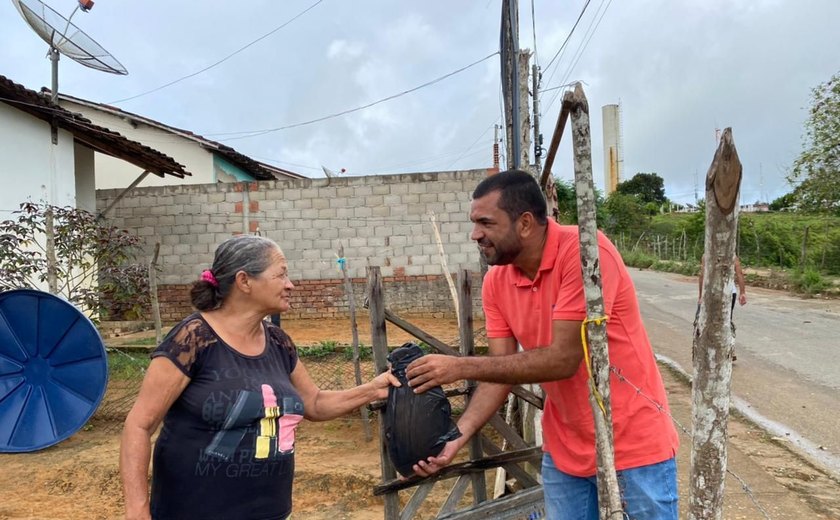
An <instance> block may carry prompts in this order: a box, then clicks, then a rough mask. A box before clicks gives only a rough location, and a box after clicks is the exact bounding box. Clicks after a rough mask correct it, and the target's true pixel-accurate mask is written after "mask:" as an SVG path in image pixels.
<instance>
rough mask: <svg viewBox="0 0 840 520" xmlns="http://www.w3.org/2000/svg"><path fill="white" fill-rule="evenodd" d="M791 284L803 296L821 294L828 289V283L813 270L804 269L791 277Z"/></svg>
mask: <svg viewBox="0 0 840 520" xmlns="http://www.w3.org/2000/svg"><path fill="white" fill-rule="evenodd" d="M793 283H794V286H795V287H796V289H797V290H799V291H802V292H804V293H805V294H812V295H813V294H817V293H821V292H823V291H825V290H826V288H828V282H826V280H825V279H823V277H822V275H820V273H819V272H818V271H816V270H814V269H806V270H805V271H802V272H797V273H795V274H794V275H793Z"/></svg>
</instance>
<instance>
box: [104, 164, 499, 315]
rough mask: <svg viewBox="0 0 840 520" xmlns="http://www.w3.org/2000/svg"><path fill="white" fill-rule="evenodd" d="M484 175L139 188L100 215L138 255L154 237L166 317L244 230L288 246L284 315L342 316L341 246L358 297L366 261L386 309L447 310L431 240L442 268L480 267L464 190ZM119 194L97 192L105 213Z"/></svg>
mask: <svg viewBox="0 0 840 520" xmlns="http://www.w3.org/2000/svg"><path fill="white" fill-rule="evenodd" d="M487 174H488V172H487V170H483V169H482V170H468V171H456V172H438V173H416V174H405V175H381V176H370V177H347V178H333V179H295V180H283V181H261V182H251V183H224V184H222V183H219V184H200V185H181V186H165V187H150V188H142V187H141V188H135V189H134V190H132V191H131V192H129V193H127V194H126V195H125V196H124V197H123V198H122V199H121V200H119V201H118V202H117V204H116V205H115V206H114V208H113V209H112V210H111V211H110V212H109V214H108V215H107V216H106V219H107V222H108V223H109V224H111V225H114V226H117V227H120V228H123V229H127V230H128V231H130V232H132V233H135V234H137V235H140V236H141V237H143V239H144V241H145V253H146V254H147V255H149V254H151V251H152V250H153V248H154V244H155V243H156V242H160V244H161V248H160V256H159V263H160V266H161V272H160V275H159V287H160V297H159V299H160V301H161V313H162V316H163V319H165V320H176V319H180V318H181V317H183V316H184V315H186V313H188V312H189V310H188V309H189V308H190V306H189V294H188V292H189V284H190V283H192V282H193V281H194V280H196V279H197V278H198V276H199V274H200V273H201V270H202V269H205V268H207V267H209V266H210V265H211V264H212V261H213V252H214V250H215V247H216V245H218V244H219V243H221V242H222V241H224V240H225V239H227V238H229V237H231V236H233V235H235V234H241V233H258V234H260V235H262V236H266V237H269V238H271V239H273V240H275V241H276V242H277V243H278V244H280V247H281V248H282V249H283V251H284V253H285V254H286V257H287V259H288V261H289V270H290V272H291V275H292V279H293V281H294V282H295V284H296V285H297V290H296V291H295V294H296V296H295V301H293V305H294V307H295V309H294V310H293V311H292V312H291V313H290V315H289V317H294V316H295V315H297V316H299V317H313V318H317V317H330V316H337V315H339V314H340V313H345V312H346V307H347V303H346V298H345V297H344V289H343V282H342V278H341V277H342V274H341V271H340V269H339V264H338V263H337V259H338V252H339V247H340V246H343V248H344V258H345V259H346V266H347V272H348V276H349V277H350V278H351V279H353V283H354V292H355V293H356V296H357V300H358V301H359V304H361V300H362V299H363V294H364V289H365V285H366V270H365V269H366V266H369V265H371V266H379V267H380V269H381V271H382V276H383V281H384V283H385V287H386V300H387V302H388V306H389V307H390V308H392V309H394V311H395V312H402V313H404V314H407V315H414V314H420V315H431V316H435V315H441V314H444V313H448V314H449V315H451V314H452V313H453V310H452V309H453V305H452V302H451V297H450V295H449V289H448V286H447V284H446V281H445V278H444V269H443V267H442V262H441V257H440V254H439V248H440V247H441V246H442V248H443V251H444V258H445V261H446V265H447V268H448V270H449V272H450V273H456V272H457V271H458V270H460V269H469V270H472V271H476V272H477V271H478V270H479V255H478V250H477V248H476V246H475V244H474V243H473V242H472V241H471V240H470V239H469V233H470V230H471V229H472V225H471V223H470V221H469V208H470V195H471V193H472V191H473V189H474V188H475V186H476V185H477V184H478V183H479V182H480V181H481V180H482V179H484V178H485V177H486V176H487ZM121 192H122V190H100V191H97V208H98V209H99V210H102V209H104V208H105V207H107V206H108V205H109V204H110V203H111V202H112V201H114V200H115V199H116V198H117V197H118V196H119V195H120V193H121ZM432 217H434V220H435V221H436V224H437V226H438V232H439V234H440V238H441V246H439V245H438V243H437V241H436V238H435V233H434V229H433V227H432V223H431V218H432ZM453 278H454V275H453ZM475 280H476V281H477V282H478V283H480V281H479V280H480V278H478V277H476V278H475ZM473 295H474V298H475V303H474V307H475V310H476V315H477V316H480V313H481V307H480V299H479V296H480V285H477V284H474V288H473Z"/></svg>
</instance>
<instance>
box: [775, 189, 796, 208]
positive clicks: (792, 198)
mask: <svg viewBox="0 0 840 520" xmlns="http://www.w3.org/2000/svg"><path fill="white" fill-rule="evenodd" d="M794 204H796V195H795V194H794V193H793V192H790V193H785V194H784V195H782V196H781V197H779V198H777V199H775V200H773V202H771V203H770V210H771V211H782V210H786V209H790V208H792V207H793V206H794Z"/></svg>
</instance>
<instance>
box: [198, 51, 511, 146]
mask: <svg viewBox="0 0 840 520" xmlns="http://www.w3.org/2000/svg"><path fill="white" fill-rule="evenodd" d="M497 54H499V51H496V52H494V53H492V54H489V55H487V56H485V57H483V58H481V59H480V60H477V61H474V62H472V63H470V64H469V65H465V66H463V67H461V68H459V69H457V70H454V71H452V72H450V73H448V74H444V75H443V76H440V77H438V78H435V79H433V80H431V81H427V82H426V83H423V84H421V85H418V86H416V87H414V88H410V89H408V90H404V91H402V92H398V93H396V94H392V95H390V96H387V97H384V98H381V99H378V100H376V101H372V102H370V103H367V104H365V105H361V106H358V107H355V108H350V109H347V110H342V111H341V112H336V113H334V114H329V115H326V116H322V117H318V118H315V119H310V120H308V121H301V122H299V123H292V124H290V125H284V126H278V127H275V128H267V129H264V130H243V131H239V132H224V133H214V134H204V135H206V136H210V135H236V137H228V138H226V139H220V141H233V140H237V139H248V138H251V137H257V136H260V135H265V134H270V133H273V132H279V131H281V130H289V129H291V128H298V127H301V126H307V125H311V124H314V123H320V122H321V121H326V120H328V119H334V118H336V117H341V116H344V115H347V114H352V113H353V112H359V111H360V110H364V109H366V108H370V107H372V106H375V105H378V104H380V103H384V102H386V101H390V100H392V99H396V98H398V97H402V96H405V95H406V94H411V93H412V92H416V91H418V90H420V89H423V88H425V87H429V86H431V85H434V84H435V83H438V82H440V81H443V80H444V79H446V78H449V77H451V76H454V75H455V74H458V73H460V72H463V71H465V70H467V69H469V68H471V67H474V66H476V65H478V64H479V63H482V62H484V61H487V60H489V59H490V58H492V57H493V56H496V55H497ZM237 134H247V135H237Z"/></svg>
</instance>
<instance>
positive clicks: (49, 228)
mask: <svg viewBox="0 0 840 520" xmlns="http://www.w3.org/2000/svg"><path fill="white" fill-rule="evenodd" d="M44 234H45V235H46V242H47V243H46V248H45V250H46V256H47V288H48V289H49V291H50V294H58V267H57V266H58V261H57V260H56V258H55V216H54V215H53V207H52V206H51V205H49V204H48V205H47V210H46V211H45V212H44Z"/></svg>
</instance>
